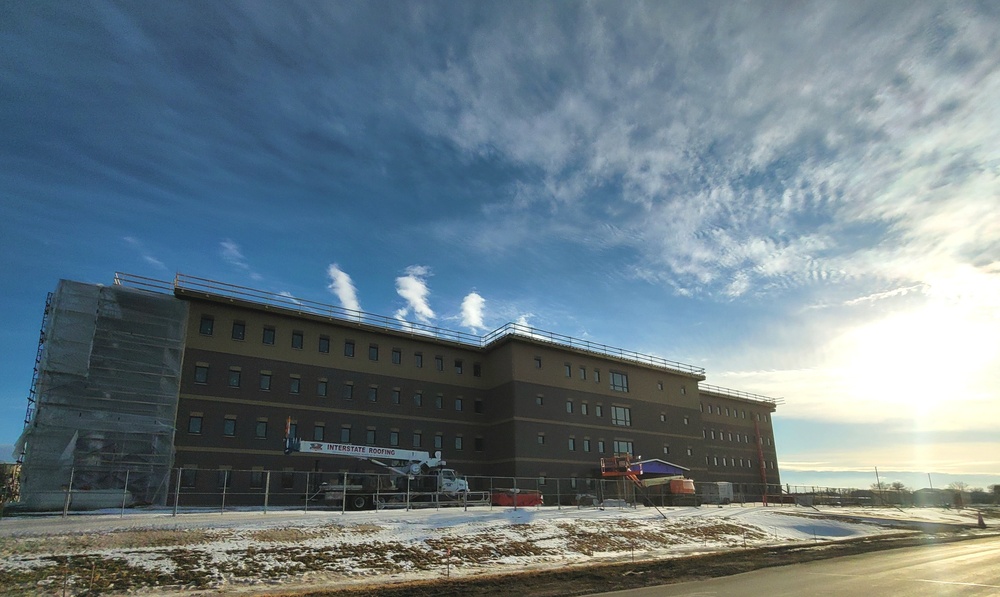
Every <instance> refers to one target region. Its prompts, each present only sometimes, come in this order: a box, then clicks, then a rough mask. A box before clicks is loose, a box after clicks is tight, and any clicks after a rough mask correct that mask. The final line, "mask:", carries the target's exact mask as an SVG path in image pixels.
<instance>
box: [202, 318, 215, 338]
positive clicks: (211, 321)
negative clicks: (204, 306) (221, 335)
mask: <svg viewBox="0 0 1000 597" xmlns="http://www.w3.org/2000/svg"><path fill="white" fill-rule="evenodd" d="M214 330H215V318H214V317H212V316H211V315H202V316H201V323H199V324H198V333H199V334H201V335H202V336H211V335H212V332H213V331H214Z"/></svg>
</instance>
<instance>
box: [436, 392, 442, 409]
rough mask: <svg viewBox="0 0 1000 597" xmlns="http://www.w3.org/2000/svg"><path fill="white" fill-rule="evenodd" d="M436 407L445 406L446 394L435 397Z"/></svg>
mask: <svg viewBox="0 0 1000 597" xmlns="http://www.w3.org/2000/svg"><path fill="white" fill-rule="evenodd" d="M434 408H444V396H442V395H441V394H438V395H437V396H435V397H434Z"/></svg>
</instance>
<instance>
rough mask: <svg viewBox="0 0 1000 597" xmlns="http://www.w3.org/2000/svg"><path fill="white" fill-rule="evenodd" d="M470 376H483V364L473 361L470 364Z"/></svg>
mask: <svg viewBox="0 0 1000 597" xmlns="http://www.w3.org/2000/svg"><path fill="white" fill-rule="evenodd" d="M472 376H473V377H482V376H483V366H482V365H480V364H479V363H473V364H472Z"/></svg>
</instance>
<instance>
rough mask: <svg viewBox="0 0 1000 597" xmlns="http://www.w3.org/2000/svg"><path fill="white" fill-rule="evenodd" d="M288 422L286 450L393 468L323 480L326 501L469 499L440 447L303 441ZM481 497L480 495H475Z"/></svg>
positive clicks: (362, 504)
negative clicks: (431, 450) (382, 472)
mask: <svg viewBox="0 0 1000 597" xmlns="http://www.w3.org/2000/svg"><path fill="white" fill-rule="evenodd" d="M290 431H291V424H290V421H289V423H288V424H286V427H285V454H291V453H292V452H302V453H307V454H324V455H328V456H347V457H351V458H357V459H359V460H366V461H369V462H371V463H373V464H376V465H378V466H381V467H382V468H384V469H386V470H388V471H389V475H387V476H386V475H348V474H346V473H345V474H343V476H342V479H341V480H340V481H339V482H336V483H322V484H321V485H320V487H319V492H318V493H322V494H323V499H324V501H325V502H326V503H327V504H328V505H330V506H335V507H343V506H346V507H350V508H351V509H355V510H363V509H367V508H371V507H373V506H374V507H384V506H387V505H390V503H392V502H397V503H398V504H399V505H404V504H409V503H410V502H411V501H425V502H433V503H435V504H441V503H449V502H450V503H455V504H461V503H468V502H469V501H470V499H469V498H470V497H471V496H469V493H468V492H469V484H468V482H467V481H466V480H465V479H462V478H460V477H459V476H458V475H457V474H456V473H455V471H454V470H453V469H450V468H444V466H445V464H446V463H445V461H444V460H443V459H442V458H441V452H435V453H434V454H433V455H431V454H430V453H429V452H421V451H419V450H402V449H399V448H383V447H378V446H357V445H354V444H338V443H332V442H317V441H303V440H301V439H299V438H297V437H291V435H290ZM476 499H479V496H477V497H476Z"/></svg>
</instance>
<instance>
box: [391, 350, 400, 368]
mask: <svg viewBox="0 0 1000 597" xmlns="http://www.w3.org/2000/svg"><path fill="white" fill-rule="evenodd" d="M402 362H403V351H401V350H399V349H398V348H393V349H392V364H393V365H399V364H400V363H402Z"/></svg>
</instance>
